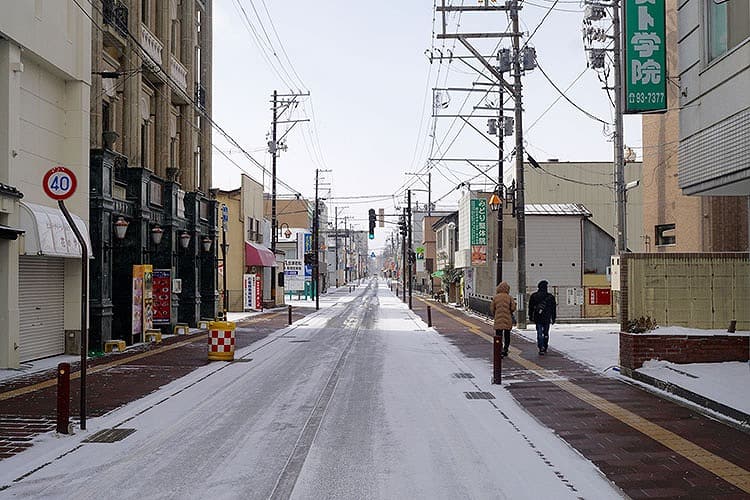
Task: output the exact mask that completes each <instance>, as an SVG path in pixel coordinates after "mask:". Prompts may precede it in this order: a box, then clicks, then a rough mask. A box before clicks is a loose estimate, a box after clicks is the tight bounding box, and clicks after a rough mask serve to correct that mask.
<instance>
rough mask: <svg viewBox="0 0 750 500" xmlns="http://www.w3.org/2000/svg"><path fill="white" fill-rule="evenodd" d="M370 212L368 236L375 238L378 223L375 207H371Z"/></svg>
mask: <svg viewBox="0 0 750 500" xmlns="http://www.w3.org/2000/svg"><path fill="white" fill-rule="evenodd" d="M368 213H369V215H370V234H369V236H368V237H369V238H370V239H371V240H374V239H375V224H376V223H377V221H376V218H375V209H374V208H371V209H370V211H369V212H368Z"/></svg>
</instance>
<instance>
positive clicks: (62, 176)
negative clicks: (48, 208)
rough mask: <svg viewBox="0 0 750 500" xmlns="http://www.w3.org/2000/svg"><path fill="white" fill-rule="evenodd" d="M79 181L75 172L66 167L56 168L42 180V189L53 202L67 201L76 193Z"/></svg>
mask: <svg viewBox="0 0 750 500" xmlns="http://www.w3.org/2000/svg"><path fill="white" fill-rule="evenodd" d="M77 185H78V181H77V180H76V176H75V174H74V173H73V172H71V171H70V170H69V169H67V168H65V167H55V168H53V169H50V170H49V171H47V173H46V174H44V178H43V179H42V187H43V188H44V192H45V193H47V196H49V197H50V198H52V199H53V200H66V199H68V198H70V197H71V196H72V195H73V193H75V191H76V186H77Z"/></svg>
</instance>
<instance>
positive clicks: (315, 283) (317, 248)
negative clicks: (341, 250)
mask: <svg viewBox="0 0 750 500" xmlns="http://www.w3.org/2000/svg"><path fill="white" fill-rule="evenodd" d="M319 172H320V170H318V169H317V168H316V169H315V208H314V209H313V210H314V211H313V246H314V247H315V252H314V255H315V260H313V286H314V287H315V310H316V311H317V310H318V309H320V272H319V271H320V269H319V267H320V263H319V262H320V256H319V255H318V252H319V251H320V243H319V242H318V238H319V235H318V213H319V212H320V210H319V209H318V173H319Z"/></svg>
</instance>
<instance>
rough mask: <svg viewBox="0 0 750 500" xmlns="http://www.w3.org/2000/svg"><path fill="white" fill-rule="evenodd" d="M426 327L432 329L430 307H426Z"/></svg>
mask: <svg viewBox="0 0 750 500" xmlns="http://www.w3.org/2000/svg"><path fill="white" fill-rule="evenodd" d="M427 326H429V327H430V328H432V307H430V306H427Z"/></svg>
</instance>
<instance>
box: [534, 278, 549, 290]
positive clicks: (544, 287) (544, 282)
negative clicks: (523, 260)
mask: <svg viewBox="0 0 750 500" xmlns="http://www.w3.org/2000/svg"><path fill="white" fill-rule="evenodd" d="M547 285H548V283H547V280H542V281H540V282H539V284H538V285H537V286H538V287H539V290H540V291H542V292H546V291H547Z"/></svg>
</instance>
